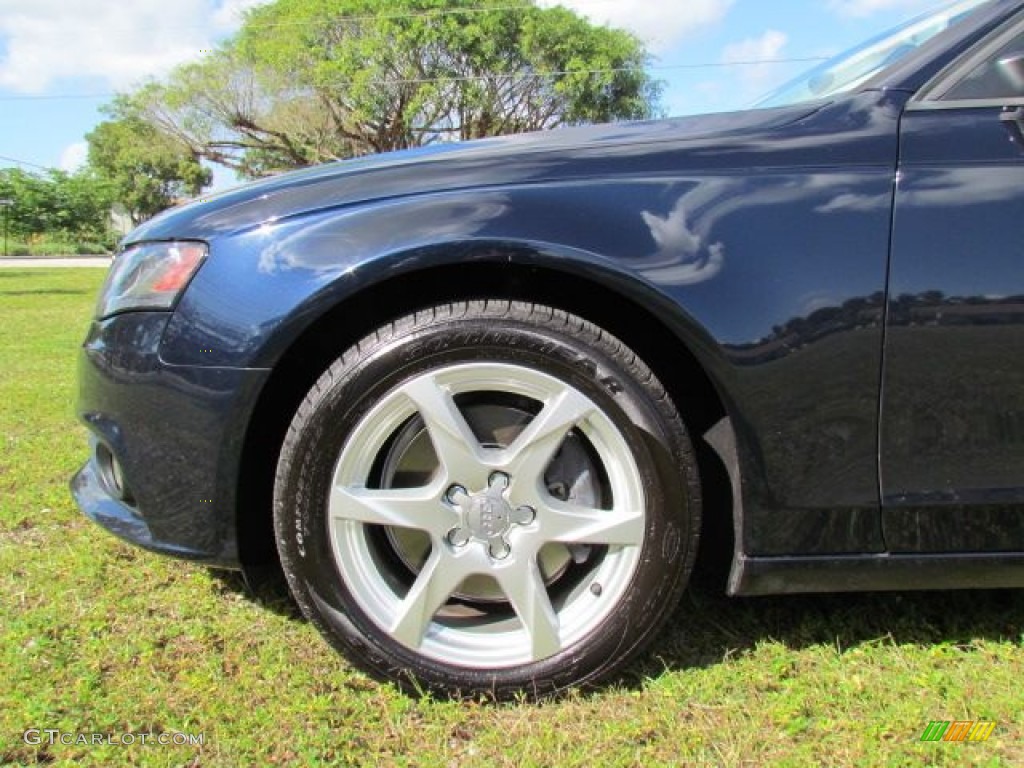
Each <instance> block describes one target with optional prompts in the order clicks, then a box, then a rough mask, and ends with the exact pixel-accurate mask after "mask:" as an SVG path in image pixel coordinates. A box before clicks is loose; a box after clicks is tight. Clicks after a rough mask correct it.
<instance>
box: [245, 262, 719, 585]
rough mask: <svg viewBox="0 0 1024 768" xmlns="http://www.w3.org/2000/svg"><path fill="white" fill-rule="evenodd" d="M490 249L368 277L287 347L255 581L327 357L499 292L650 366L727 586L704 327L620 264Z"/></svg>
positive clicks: (254, 477) (253, 501) (268, 439)
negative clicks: (300, 414)
mask: <svg viewBox="0 0 1024 768" xmlns="http://www.w3.org/2000/svg"><path fill="white" fill-rule="evenodd" d="M487 253H488V254H489V257H488V258H486V259H479V260H477V259H474V260H470V261H468V262H467V261H466V260H456V261H451V262H447V263H440V264H433V265H431V266H428V267H425V268H422V269H418V270H415V271H410V272H406V273H403V274H399V275H395V276H392V277H389V278H387V279H383V280H381V281H379V282H377V283H375V284H373V285H370V286H366V287H363V288H361V289H360V290H359V291H358V292H355V293H352V294H350V295H348V296H346V297H344V298H342V299H340V300H338V301H336V302H334V303H333V304H331V305H330V306H329V307H328V308H327V309H326V310H324V311H322V312H321V313H320V314H319V315H318V316H317V317H316V318H315V319H313V320H311V321H310V322H308V324H307V325H306V326H305V327H304V328H302V329H301V331H300V332H299V333H298V334H297V335H295V336H294V337H293V338H292V339H291V340H290V341H289V343H287V344H286V345H282V346H281V349H282V350H283V351H282V352H281V353H280V354H279V355H278V356H277V358H276V360H275V361H274V364H273V373H272V374H271V376H270V378H269V379H268V381H267V383H266V384H265V386H264V388H263V390H262V392H261V393H260V396H259V398H258V400H257V402H256V404H255V406H254V408H253V411H252V415H251V418H250V422H249V425H250V426H249V428H248V429H247V432H246V436H245V440H244V445H243V451H242V461H241V464H240V471H239V478H238V486H237V499H238V504H237V512H236V530H237V532H238V539H239V554H240V560H241V563H242V568H243V571H244V572H245V574H246V577H247V579H248V580H249V581H250V582H251V583H255V582H258V581H260V580H262V579H263V578H264V577H265V576H266V574H267V572H268V571H269V572H270V573H274V572H276V569H277V568H278V563H277V552H276V547H275V542H274V534H273V521H272V509H271V498H272V493H273V480H274V471H275V467H276V464H277V459H278V455H279V450H280V446H281V442H282V440H283V438H284V434H285V432H286V430H287V428H288V425H289V423H290V422H291V419H292V416H293V414H294V413H295V410H296V408H297V407H298V405H299V403H300V402H301V401H302V399H303V398H304V397H305V395H306V393H307V392H308V391H309V389H310V387H312V386H313V384H314V383H315V381H316V379H317V378H318V377H319V376H320V374H321V373H322V372H323V371H324V370H325V369H326V368H327V366H329V365H330V364H331V363H332V362H333V361H334V360H335V359H336V358H337V357H338V356H339V355H341V354H342V352H344V350H345V349H347V348H348V347H349V346H351V345H352V344H354V343H356V342H357V341H358V340H359V339H360V338H362V337H363V336H365V335H366V334H368V333H370V332H372V331H373V330H374V329H375V328H377V327H379V326H381V325H383V324H385V323H387V322H390V321H392V320H394V319H397V318H398V317H401V316H403V315H406V314H408V313H410V312H413V311H416V310H417V309H421V308H425V307H428V306H431V305H435V304H439V303H443V302H446V301H458V300H466V299H481V298H493V299H500V300H520V301H529V302H533V303H538V304H544V305H548V306H552V307H555V308H558V309H561V310H564V311H566V312H570V313H572V314H575V315H578V316H580V317H582V318H584V319H586V320H588V321H590V322H592V323H594V324H595V325H598V326H599V327H601V328H603V329H605V330H607V331H609V332H610V333H612V334H614V335H615V336H617V337H618V338H619V339H621V340H622V341H623V342H625V343H626V345H627V346H629V347H630V348H631V349H632V350H633V351H634V352H636V353H637V354H638V355H639V356H640V357H641V359H643V360H644V361H645V362H646V363H647V364H648V366H650V367H651V368H652V370H653V371H654V373H655V375H657V376H658V378H659V380H661V382H662V384H663V385H664V386H665V387H666V389H667V391H668V392H669V394H670V396H671V397H672V398H673V400H674V401H675V403H676V406H677V408H678V410H679V412H680V413H681V414H682V416H683V418H684V420H685V421H686V425H687V429H688V430H689V432H690V434H691V438H692V440H693V443H694V447H695V448H696V450H697V455H698V460H699V463H700V473H701V483H702V491H703V495H704V505H705V515H704V529H703V534H702V535H703V536H704V544H702V546H701V547H700V555H699V557H698V566H697V574H698V576H699V575H700V574H702V573H708V574H711V575H712V578H713V579H714V581H715V585H716V587H717V586H720V585H724V573H725V566H726V565H728V563H729V562H730V561H731V559H732V557H733V542H734V535H736V534H738V531H735V532H734V530H733V524H732V523H733V520H732V491H731V486H730V477H729V473H728V471H727V469H726V462H725V461H723V459H722V457H720V456H719V454H718V453H717V452H716V450H715V448H713V447H712V446H711V444H710V443H708V442H707V441H705V440H704V439H703V436H704V435H705V433H707V432H708V431H709V430H711V429H712V428H713V427H715V426H716V425H719V428H721V426H720V425H722V424H723V423H724V424H725V426H726V428H730V427H729V422H728V413H727V410H726V406H725V400H724V399H723V397H722V396H721V394H720V393H719V390H718V388H717V387H716V385H715V383H714V381H713V380H712V377H711V375H710V374H709V372H708V366H707V365H706V364H705V363H702V362H701V360H700V359H699V358H698V356H697V354H696V353H695V351H694V349H695V348H698V347H699V346H700V345H701V340H700V329H697V328H694V327H693V326H692V324H691V323H690V322H689V321H688V319H687V318H685V316H683V315H682V313H681V312H679V311H678V309H677V308H675V307H674V306H671V305H670V303H669V302H668V300H667V299H665V298H664V297H661V296H660V295H659V294H657V293H656V292H655V291H654V290H653V289H651V288H649V287H648V286H646V285H644V284H642V283H641V282H640V281H638V280H636V279H635V278H630V277H629V276H628V275H624V274H622V273H619V272H616V271H614V270H611V269H609V270H607V271H606V270H604V269H603V268H600V267H595V266H594V265H593V264H592V263H590V264H588V265H587V269H585V270H583V271H581V270H579V269H578V268H577V267H578V265H571V266H572V271H569V268H570V265H567V264H563V263H561V262H560V263H557V264H552V263H538V262H536V261H533V262H524V261H517V260H515V259H513V258H511V256H503V255H502V254H501V253H500V250H488V251H487ZM655 302H660V303H661V304H662V306H661V307H659V309H661V310H662V312H663V314H662V316H659V315H658V314H657V313H656V312H655V311H654V310H653V309H652V307H655V306H657V304H656V303H655ZM668 313H671V314H668ZM673 315H674V317H672V316H673ZM667 317H672V320H668V319H667ZM688 330H689V331H690V333H689V334H688V333H687V331H688ZM684 336H688V338H684ZM666 350H671V355H666V354H665V351H666ZM723 420H725V421H724V422H723ZM254 425H259V428H254ZM712 510H713V511H712ZM709 512H711V513H710V514H709Z"/></svg>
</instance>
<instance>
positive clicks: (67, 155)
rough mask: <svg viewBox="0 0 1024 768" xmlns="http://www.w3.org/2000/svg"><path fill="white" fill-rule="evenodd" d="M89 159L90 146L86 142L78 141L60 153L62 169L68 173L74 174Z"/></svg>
mask: <svg viewBox="0 0 1024 768" xmlns="http://www.w3.org/2000/svg"><path fill="white" fill-rule="evenodd" d="M88 159H89V145H88V143H86V142H84V141H77V142H75V143H74V144H71V145H69V146H67V147H65V148H64V151H63V152H61V153H60V169H61V170H62V171H67V172H68V173H74V172H75V171H77V170H78V169H79V168H81V167H82V166H83V165H85V161H86V160H88Z"/></svg>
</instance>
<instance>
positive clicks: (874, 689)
mask: <svg viewBox="0 0 1024 768" xmlns="http://www.w3.org/2000/svg"><path fill="white" fill-rule="evenodd" d="M101 280H102V271H101V270H84V269H76V270H31V271H28V270H26V271H14V270H0V339H2V344H0V434H2V441H3V442H2V449H0V593H2V595H3V601H2V603H0V674H2V678H3V679H2V684H0V764H35V763H46V764H54V765H76V766H77V765H86V766H91V765H95V766H106V765H123V764H130V765H136V764H137V765H159V766H164V765H166V766H172V765H173V766H185V765H187V766H226V767H230V768H235V767H236V766H248V765H284V764H298V765H314V764H337V765H349V764H351V765H386V766H387V765H399V766H402V765H410V766H411V765H416V766H455V765H458V766H464V765H482V766H534V765H536V766H573V765H579V766H588V768H590V767H591V766H606V765H623V766H633V765H636V766H641V765H643V766H647V765H666V766H667V765H688V764H708V765H752V766H762V765H808V766H816V765H834V766H849V765H864V766H876V765H897V766H903V765H940V766H941V765H949V766H952V765H957V766H959V765H983V766H1000V765H1007V766H1009V765H1018V764H1022V763H1024V723H1022V720H1021V718H1022V710H1024V706H1022V705H1024V695H1022V693H1021V688H1019V687H1018V686H1020V685H1021V684H1022V683H1021V681H1022V680H1024V636H1022V629H1024V592H1021V591H1003V592H995V591H994V592H976V593H969V592H957V593H953V592H937V593H921V594H909V593H908V594H883V595H879V594H873V595H843V596H824V597H822V596H814V597H778V598H757V599H753V598H751V599H728V598H724V597H722V596H720V595H717V594H715V593H714V592H713V591H711V590H709V589H707V588H703V589H698V590H692V591H691V593H690V594H689V595H688V596H687V597H686V598H685V599H684V601H683V605H682V606H680V609H679V611H678V612H677V613H676V615H675V617H674V619H673V622H672V625H671V626H670V627H669V629H668V631H667V632H666V633H665V635H664V636H663V637H662V638H661V639H660V640H659V641H658V643H657V645H656V646H655V648H654V650H653V651H652V652H651V653H650V654H649V655H648V656H647V657H645V658H644V659H642V660H641V661H639V662H637V663H636V664H635V665H634V666H633V668H632V669H631V670H630V673H629V675H628V676H627V677H625V678H623V679H622V680H620V681H619V682H618V683H617V684H616V685H614V686H612V687H608V688H605V689H603V690H600V691H597V692H590V693H585V694H571V695H568V696H566V697H564V698H562V699H559V700H556V701H549V702H544V703H541V704H531V703H526V702H521V703H517V704H510V705H493V704H489V703H487V702H468V703H467V702H447V701H438V700H427V699H420V700H414V699H410V698H408V697H405V696H403V695H401V694H400V693H398V692H397V691H396V690H394V689H393V688H391V687H388V686H382V685H379V684H377V683H375V682H373V681H371V680H368V679H367V678H365V677H364V676H362V675H361V674H359V673H357V672H355V671H353V670H352V669H350V668H349V667H348V666H347V665H346V663H345V662H344V661H343V660H341V659H340V658H339V657H337V656H335V655H334V654H333V652H331V651H329V650H328V648H327V646H326V645H325V644H324V643H323V642H321V640H320V638H319V636H318V635H317V633H316V632H315V631H314V630H313V628H312V627H311V626H309V625H308V624H307V623H306V622H305V621H303V620H302V619H301V618H299V617H297V616H296V615H295V613H294V611H293V610H292V608H291V607H290V605H289V604H288V603H287V602H286V601H283V600H279V601H276V602H270V603H268V602H258V601H255V600H253V599H250V598H249V597H248V596H247V595H246V594H245V593H244V592H243V591H242V590H241V589H240V587H239V586H238V584H237V582H236V581H235V580H234V579H232V578H225V577H224V576H218V575H217V574H213V573H211V572H209V571H207V570H205V569H203V568H200V567H195V566H191V565H186V564H182V563H179V562H175V561H171V560H165V559H162V558H160V557H157V556H155V555H151V554H147V553H145V552H141V551H138V550H135V549H133V548H131V547H129V546H127V545H124V544H121V543H120V542H119V541H117V540H116V539H114V538H113V537H111V536H110V535H108V534H106V533H105V532H103V531H102V530H100V529H99V528H98V527H96V526H95V525H93V524H91V523H89V522H88V521H86V520H85V519H84V518H82V517H81V516H80V515H79V514H78V512H77V511H76V510H75V508H74V506H73V504H72V502H71V499H70V498H69V495H68V492H67V490H66V488H67V480H68V477H69V476H70V475H71V474H72V472H73V471H74V470H75V468H76V467H77V465H78V464H79V463H80V462H81V461H82V460H83V458H84V455H85V432H84V430H83V429H82V428H81V427H79V426H77V425H76V424H75V421H74V419H73V416H72V409H73V402H74V386H75V385H74V369H75V352H76V347H77V346H78V344H79V342H80V341H81V338H82V337H83V335H84V332H85V327H86V324H87V322H88V317H89V314H90V311H91V309H92V306H93V300H94V294H95V291H96V289H97V287H98V286H99V283H100V281H101ZM931 720H994V721H996V723H997V725H996V727H995V730H994V731H993V733H992V736H991V738H990V739H989V740H988V741H987V742H984V743H943V742H939V743H922V742H921V741H920V736H921V734H922V732H923V731H924V729H925V727H926V725H927V724H928V722H929V721H931ZM27 729H40V730H42V729H57V730H59V731H62V732H67V733H69V734H75V733H85V734H93V733H97V734H102V735H103V738H104V739H106V735H110V736H111V737H117V736H120V735H124V734H141V733H175V732H182V733H186V734H197V735H198V734H202V741H203V743H202V745H195V746H174V745H167V746H162V745H157V744H151V743H148V744H140V743H138V742H139V739H138V738H136V743H135V744H133V745H124V744H116V743H114V744H108V743H100V744H61V743H59V738H58V739H56V741H57V743H55V744H53V745H50V744H48V743H46V741H45V734H44V735H43V738H42V739H41V740H42V741H43V743H41V744H27V743H25V739H24V738H23V734H24V732H25V731H26V730H27ZM88 738H91V736H90V737H88Z"/></svg>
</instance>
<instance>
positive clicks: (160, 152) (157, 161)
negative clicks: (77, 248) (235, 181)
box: [86, 102, 212, 223]
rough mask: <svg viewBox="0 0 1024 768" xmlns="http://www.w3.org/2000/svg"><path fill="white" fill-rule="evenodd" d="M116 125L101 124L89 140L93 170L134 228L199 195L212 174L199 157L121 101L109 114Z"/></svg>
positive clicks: (87, 137) (90, 161)
mask: <svg viewBox="0 0 1024 768" xmlns="http://www.w3.org/2000/svg"><path fill="white" fill-rule="evenodd" d="M109 111H110V112H111V113H112V114H113V116H114V119H113V120H108V121H106V122H103V123H100V124H99V125H98V126H97V127H96V128H95V129H94V130H93V131H92V132H91V133H89V134H88V135H87V136H86V140H87V141H88V142H89V166H90V168H92V169H93V170H94V171H95V172H96V173H97V174H98V175H99V176H100V177H101V178H103V179H105V180H107V181H108V182H109V185H110V188H111V189H112V190H113V193H114V196H115V197H116V199H117V200H118V201H119V202H121V203H122V204H123V205H124V206H125V208H127V209H128V212H129V213H130V215H131V217H132V220H133V221H134V222H135V223H138V222H140V221H142V220H143V219H147V218H149V217H150V216H153V215H154V214H156V213H158V212H160V211H162V210H163V209H164V208H167V207H168V206H170V205H172V204H173V203H174V201H175V200H176V199H177V198H180V197H183V196H190V197H191V196H195V195H198V194H199V192H200V191H202V189H203V187H205V186H206V185H208V184H209V183H210V180H211V177H212V174H211V172H210V170H209V169H207V168H204V167H203V166H202V165H201V164H200V162H199V158H198V156H197V155H195V154H194V153H192V152H189V151H188V149H187V148H186V147H185V146H183V145H182V144H181V143H180V142H178V141H176V140H175V139H174V138H173V137H171V136H168V135H167V134H166V133H164V132H162V131H160V130H159V129H158V128H156V127H155V126H153V125H151V124H150V123H148V122H146V121H145V120H143V119H141V118H140V117H138V116H136V115H131V114H126V115H122V116H118V113H119V112H130V111H131V110H130V108H127V107H126V106H125V105H124V103H123V102H115V105H114V107H113V108H111V109H110V110H109Z"/></svg>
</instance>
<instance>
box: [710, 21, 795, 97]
mask: <svg viewBox="0 0 1024 768" xmlns="http://www.w3.org/2000/svg"><path fill="white" fill-rule="evenodd" d="M788 42H789V38H788V37H787V36H786V35H785V33H783V32H779V31H778V30H776V29H767V30H765V31H764V33H763V34H762V35H761V36H760V37H750V38H747V39H746V40H740V41H739V42H737V43H730V44H729V45H727V46H725V48H724V49H722V61H723V62H724V63H726V64H743V65H744V66H742V67H737V75H738V76H739V78H740V79H741V80H742V82H743V83H744V85H745V86H746V88H747V89H748V90H749V91H757V92H761V91H764V90H765V89H766V87H767V86H768V85H769V84H771V83H774V81H775V80H776V79H777V78H778V76H779V73H780V70H779V68H778V66H777V65H775V64H754V63H750V62H758V61H760V62H764V61H772V60H775V59H780V58H782V57H783V49H784V48H785V47H786V44H787V43H788Z"/></svg>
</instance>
